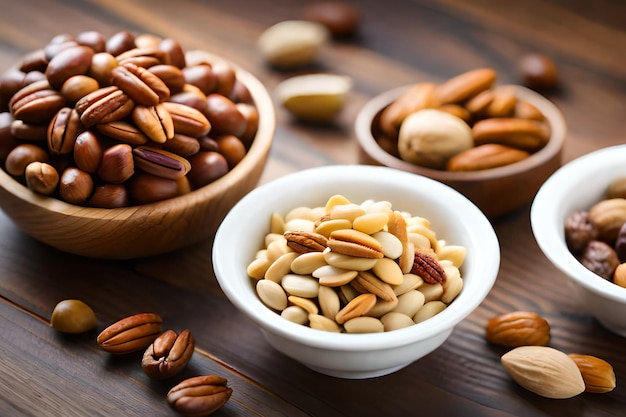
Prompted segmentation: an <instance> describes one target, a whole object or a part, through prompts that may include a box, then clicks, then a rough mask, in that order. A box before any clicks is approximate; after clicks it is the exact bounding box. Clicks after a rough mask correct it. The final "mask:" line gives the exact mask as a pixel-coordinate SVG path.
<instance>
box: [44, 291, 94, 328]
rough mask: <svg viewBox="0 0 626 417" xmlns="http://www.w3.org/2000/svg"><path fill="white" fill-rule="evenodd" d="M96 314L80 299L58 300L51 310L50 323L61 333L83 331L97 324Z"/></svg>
mask: <svg viewBox="0 0 626 417" xmlns="http://www.w3.org/2000/svg"><path fill="white" fill-rule="evenodd" d="M97 324H98V323H97V320H96V314H95V313H94V311H93V310H92V309H91V307H89V306H88V305H87V304H85V302H83V301H81V300H74V299H72V300H63V301H60V302H59V303H58V304H57V305H56V306H55V307H54V310H53V311H52V317H51V318H50V325H51V326H52V327H53V328H54V329H55V330H58V331H60V332H63V333H84V332H87V331H89V330H92V329H95V328H96V326H97Z"/></svg>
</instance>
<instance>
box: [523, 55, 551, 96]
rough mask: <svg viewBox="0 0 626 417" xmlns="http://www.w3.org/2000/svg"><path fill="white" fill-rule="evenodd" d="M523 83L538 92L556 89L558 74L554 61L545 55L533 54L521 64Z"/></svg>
mask: <svg viewBox="0 0 626 417" xmlns="http://www.w3.org/2000/svg"><path fill="white" fill-rule="evenodd" d="M519 69H520V73H521V75H522V82H523V84H524V85H525V86H526V87H529V88H533V89H536V90H543V89H550V88H554V87H556V86H557V84H558V72H557V69H556V65H555V64H554V61H553V60H552V59H551V58H550V57H548V56H546V55H543V54H538V53H531V54H527V55H525V56H523V57H522V59H521V60H520V62H519Z"/></svg>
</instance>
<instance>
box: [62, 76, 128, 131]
mask: <svg viewBox="0 0 626 417" xmlns="http://www.w3.org/2000/svg"><path fill="white" fill-rule="evenodd" d="M134 106H135V103H134V102H133V101H132V100H131V99H130V97H128V96H127V95H126V94H124V92H123V91H122V90H120V89H119V88H117V87H116V86H114V85H112V86H109V87H103V88H99V89H97V90H96V91H94V92H92V93H89V94H87V95H86V96H84V97H83V98H81V99H80V100H78V102H77V103H76V105H75V106H74V108H75V109H76V111H77V112H78V114H80V121H81V122H83V124H84V125H85V127H87V128H89V127H91V126H94V125H96V124H99V123H109V122H114V121H116V120H121V119H123V118H125V117H126V116H128V115H130V114H131V112H132V111H133V107H134Z"/></svg>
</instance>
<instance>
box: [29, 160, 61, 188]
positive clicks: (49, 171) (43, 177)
mask: <svg viewBox="0 0 626 417" xmlns="http://www.w3.org/2000/svg"><path fill="white" fill-rule="evenodd" d="M24 176H25V179H26V185H27V186H28V188H30V189H31V190H32V191H34V192H36V193H39V194H44V195H52V194H53V193H54V192H55V191H56V189H57V185H58V184H59V173H58V172H57V170H56V169H55V168H54V167H53V166H52V165H50V164H47V163H45V162H38V161H35V162H31V163H30V164H28V165H27V166H26V170H25V173H24Z"/></svg>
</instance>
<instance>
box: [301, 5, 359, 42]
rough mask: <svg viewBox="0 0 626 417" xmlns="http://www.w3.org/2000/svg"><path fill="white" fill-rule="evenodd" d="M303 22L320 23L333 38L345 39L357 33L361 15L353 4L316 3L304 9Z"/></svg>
mask: <svg viewBox="0 0 626 417" xmlns="http://www.w3.org/2000/svg"><path fill="white" fill-rule="evenodd" d="M302 17H303V19H304V20H309V21H311V22H317V23H321V24H322V25H324V26H326V27H327V28H328V30H329V31H330V33H331V34H332V35H333V36H335V37H345V36H350V35H353V34H354V33H355V32H357V30H358V28H359V25H360V20H361V13H360V12H359V10H358V9H357V8H356V6H354V5H353V4H350V3H347V2H342V1H318V2H314V3H312V4H310V5H309V6H307V7H305V9H304V10H303V12H302Z"/></svg>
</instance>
